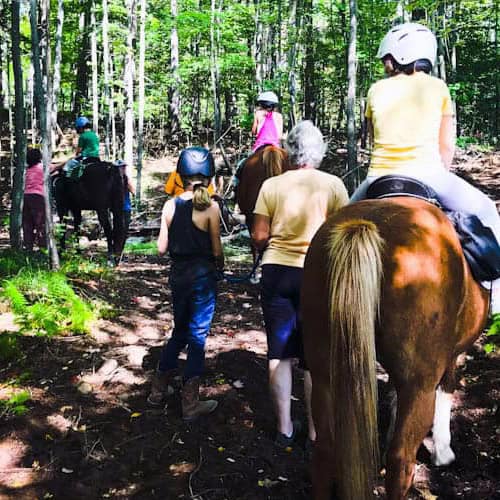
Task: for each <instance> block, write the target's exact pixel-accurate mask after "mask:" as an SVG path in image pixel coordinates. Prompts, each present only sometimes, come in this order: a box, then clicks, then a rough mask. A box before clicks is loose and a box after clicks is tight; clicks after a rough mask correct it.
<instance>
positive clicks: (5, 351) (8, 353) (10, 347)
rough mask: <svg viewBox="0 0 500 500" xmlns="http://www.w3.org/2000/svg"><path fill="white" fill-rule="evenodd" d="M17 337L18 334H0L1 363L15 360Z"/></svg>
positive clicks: (17, 350) (17, 349)
mask: <svg viewBox="0 0 500 500" xmlns="http://www.w3.org/2000/svg"><path fill="white" fill-rule="evenodd" d="M18 335H19V334H18V333H0V361H2V363H5V362H7V361H12V360H14V359H16V358H17V356H18V354H19V348H18V343H17V337H18Z"/></svg>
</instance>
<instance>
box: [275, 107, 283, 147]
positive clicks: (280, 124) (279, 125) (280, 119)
mask: <svg viewBox="0 0 500 500" xmlns="http://www.w3.org/2000/svg"><path fill="white" fill-rule="evenodd" d="M275 116H276V131H277V132H278V137H279V139H280V141H281V140H282V139H283V115H282V114H281V113H276V115H275Z"/></svg>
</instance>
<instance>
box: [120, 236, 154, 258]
mask: <svg viewBox="0 0 500 500" xmlns="http://www.w3.org/2000/svg"><path fill="white" fill-rule="evenodd" d="M124 252H125V253H129V254H136V255H158V247H157V245H156V241H154V240H153V241H143V242H133V243H127V244H126V245H125V250H124Z"/></svg>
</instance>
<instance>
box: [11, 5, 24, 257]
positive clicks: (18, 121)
mask: <svg viewBox="0 0 500 500" xmlns="http://www.w3.org/2000/svg"><path fill="white" fill-rule="evenodd" d="M20 6H21V0H12V3H11V9H12V22H11V40H12V41H11V49H12V65H13V72H14V89H15V103H16V105H15V108H14V121H15V140H16V142H15V149H14V158H13V164H14V165H15V169H14V176H13V180H12V195H11V200H12V204H11V209H10V224H9V236H10V245H11V247H12V248H15V249H20V248H21V241H22V240H21V225H22V211H23V195H24V174H25V166H26V130H25V109H24V91H23V68H22V64H21V47H20V41H21V36H20V32H19V18H20Z"/></svg>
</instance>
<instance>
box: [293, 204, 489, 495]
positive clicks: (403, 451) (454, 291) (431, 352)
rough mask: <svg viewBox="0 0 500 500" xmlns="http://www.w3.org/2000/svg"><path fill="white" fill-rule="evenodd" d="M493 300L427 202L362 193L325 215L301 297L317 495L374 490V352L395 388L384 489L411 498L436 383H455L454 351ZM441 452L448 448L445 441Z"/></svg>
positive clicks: (470, 338)
mask: <svg viewBox="0 0 500 500" xmlns="http://www.w3.org/2000/svg"><path fill="white" fill-rule="evenodd" d="M487 305H488V300H487V293H486V292H485V291H484V290H482V289H481V288H480V287H479V285H478V284H477V283H476V282H475V281H474V279H473V277H472V275H471V273H470V270H469V268H468V266H467V264H466V262H465V259H464V256H463V253H462V250H461V248H460V243H459V241H458V239H457V236H456V234H455V232H454V230H453V227H452V225H451V224H450V222H449V221H448V219H447V218H446V216H445V215H444V214H443V213H442V212H441V211H440V210H439V209H438V208H436V207H434V206H432V205H431V204H429V203H427V202H425V201H421V200H416V199H411V198H392V199H390V200H373V201H372V200H370V201H362V202H358V203H355V204H352V205H348V206H347V207H344V208H343V209H341V210H339V211H338V212H337V213H336V214H335V215H334V216H333V217H330V218H329V219H328V220H327V221H326V222H325V224H324V225H323V226H322V227H321V228H320V230H319V231H318V233H317V234H316V236H315V238H314V239H313V242H312V244H311V247H310V249H309V252H308V255H307V257H306V262H305V266H304V277H303V287H302V297H301V308H302V321H303V332H304V348H305V354H306V360H307V364H308V366H310V367H311V375H312V380H313V398H312V412H313V419H314V422H315V425H316V430H317V433H318V438H317V443H316V446H315V450H314V455H313V469H312V477H313V490H314V498H315V499H316V500H327V499H330V498H331V495H332V493H333V492H335V494H336V495H337V498H340V499H341V500H367V499H369V498H372V497H373V493H372V491H373V485H374V478H375V477H376V475H377V463H378V461H377V457H378V439H377V381H376V369H375V366H376V365H375V361H376V358H377V359H378V360H379V361H380V362H381V364H382V366H383V367H384V368H385V370H386V371H387V373H388V374H389V377H390V380H391V382H392V384H393V385H394V387H395V388H396V392H397V415H398V416H397V419H396V421H395V423H394V424H395V425H394V435H393V436H392V438H391V440H390V444H389V448H388V453H387V463H386V468H387V474H386V490H387V497H388V498H389V499H390V500H395V499H401V498H405V496H406V494H407V492H408V490H409V488H410V486H411V483H412V480H413V469H414V464H415V462H416V451H417V449H418V447H419V445H420V444H421V443H422V441H423V439H424V437H425V435H426V434H427V432H428V431H429V429H430V428H431V426H432V424H433V418H434V402H435V400H436V387H438V386H439V385H440V383H441V384H442V381H443V380H446V381H447V387H446V388H445V389H446V391H451V390H452V389H451V388H449V387H448V385H449V381H450V380H451V378H452V377H451V375H452V374H453V370H454V364H455V361H456V356H457V355H458V354H459V353H460V352H461V351H463V350H464V349H466V348H468V347H469V346H470V345H471V344H472V343H473V342H474V340H475V339H476V338H477V337H478V335H479V334H480V332H481V328H482V326H483V324H484V322H485V319H486V314H487ZM375 347H376V349H375ZM436 411H437V410H436ZM448 429H449V422H448ZM448 435H449V432H448ZM436 439H441V437H440V436H436V437H435V440H436ZM440 444H443V443H440ZM442 448H443V449H445V452H444V454H446V455H447V456H452V452H451V448H450V447H449V437H448V441H447V442H446V439H445V440H444V445H443V446H442ZM438 461H439V460H438Z"/></svg>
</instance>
